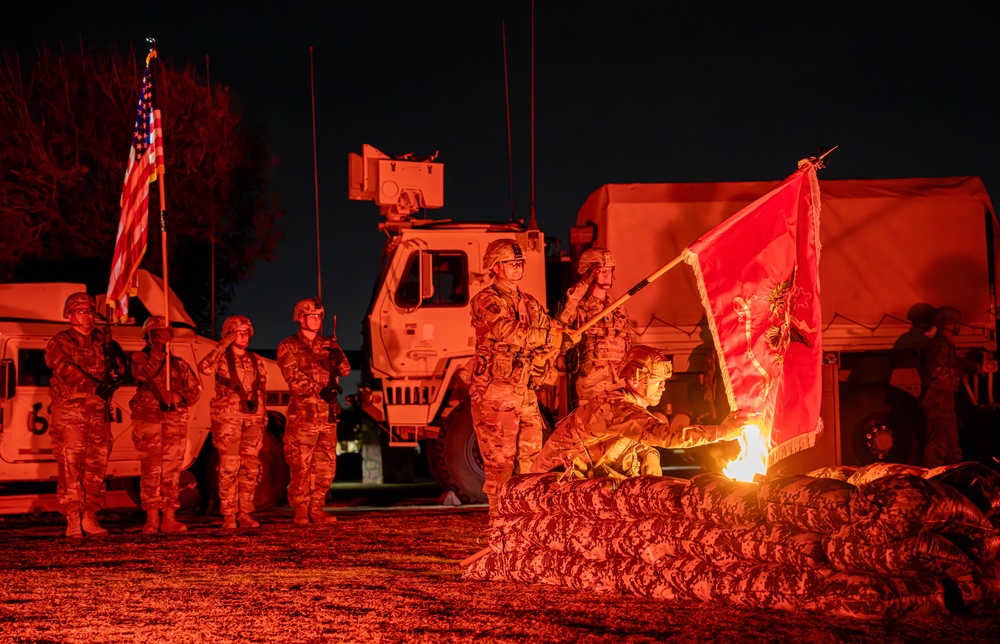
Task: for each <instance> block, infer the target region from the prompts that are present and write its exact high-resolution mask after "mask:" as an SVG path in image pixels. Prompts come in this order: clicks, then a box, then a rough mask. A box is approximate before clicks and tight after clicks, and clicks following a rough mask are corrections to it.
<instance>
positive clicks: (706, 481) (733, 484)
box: [681, 474, 763, 526]
mask: <svg viewBox="0 0 1000 644" xmlns="http://www.w3.org/2000/svg"><path fill="white" fill-rule="evenodd" d="M758 487H759V486H758V484H757V483H744V482H742V481H732V480H730V479H727V478H726V477H724V476H721V475H719V474H699V475H697V476H695V477H694V478H692V479H691V480H690V481H689V482H688V485H687V487H685V488H684V491H683V492H682V493H681V505H682V506H683V508H684V513H685V514H686V515H687V516H689V517H691V518H695V519H702V520H704V521H712V522H714V523H717V524H719V525H721V526H737V525H747V524H757V523H760V522H761V521H762V520H763V517H762V515H761V512H760V507H759V505H758V501H757V489H758Z"/></svg>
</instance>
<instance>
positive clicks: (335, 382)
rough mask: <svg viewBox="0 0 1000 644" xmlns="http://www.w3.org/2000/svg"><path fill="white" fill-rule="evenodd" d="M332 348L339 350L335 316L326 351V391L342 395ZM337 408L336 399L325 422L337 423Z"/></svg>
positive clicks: (342, 390) (331, 404)
mask: <svg viewBox="0 0 1000 644" xmlns="http://www.w3.org/2000/svg"><path fill="white" fill-rule="evenodd" d="M334 348H339V345H338V344H337V316H336V315H334V316H333V334H332V335H331V336H330V346H329V348H328V349H327V351H328V353H329V357H330V381H329V382H327V384H326V387H327V389H332V390H334V391H335V392H337V393H338V394H342V393H344V388H343V387H341V386H340V376H338V375H337V371H336V368H337V365H336V364H334V362H333V356H334ZM338 407H339V406H338V405H337V401H336V399H334V401H333V402H332V403H330V412H329V416H328V417H327V422H330V423H336V422H337V416H338V414H337V409H338Z"/></svg>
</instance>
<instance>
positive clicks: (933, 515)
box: [464, 463, 1000, 619]
mask: <svg viewBox="0 0 1000 644" xmlns="http://www.w3.org/2000/svg"><path fill="white" fill-rule="evenodd" d="M998 523H1000V474H997V473H996V472H994V471H993V470H990V469H989V468H987V467H985V466H983V465H980V464H977V463H962V464H959V465H955V466H947V467H943V468H937V469H934V470H926V469H924V468H917V467H913V466H908V465H897V464H883V463H876V464H873V465H869V466H865V467H861V468H847V467H840V468H824V469H822V470H816V471H814V472H811V473H810V474H809V475H796V476H785V477H775V478H768V479H765V480H764V481H763V482H762V483H759V484H758V483H740V482H735V481H731V480H729V479H727V478H724V477H722V476H719V475H715V474H701V475H698V476H696V477H694V478H692V479H690V480H684V479H676V478H671V477H656V476H644V477H638V478H631V479H624V480H615V479H610V478H601V479H591V480H587V481H573V482H563V481H561V475H560V474H557V473H548V474H534V475H522V476H516V477H514V478H512V479H511V480H510V481H508V482H507V483H506V484H505V485H504V486H503V487H502V488H501V489H500V491H499V494H498V498H497V506H496V508H494V510H493V512H492V514H491V519H490V526H489V530H488V539H489V548H488V549H487V550H486V551H485V554H484V555H483V556H480V557H478V558H475V559H474V560H472V559H470V561H471V563H469V564H468V566H467V568H466V570H465V573H464V575H465V577H466V578H467V579H475V580H514V581H523V582H529V583H546V584H553V585H558V586H566V587H569V588H574V589H580V590H595V591H618V592H624V593H633V594H638V595H643V596H647V597H654V598H662V599H698V600H702V601H710V602H721V603H728V604H731V605H736V606H746V607H767V608H777V609H782V610H814V611H822V612H825V613H832V614H839V615H849V616H854V617H861V618H871V619H878V618H893V617H901V616H904V615H914V614H918V615H919V614H932V613H938V612H944V611H946V610H948V609H959V610H989V609H992V608H993V607H995V606H997V605H998V603H1000V602H998V599H1000V533H998V529H997V528H998Z"/></svg>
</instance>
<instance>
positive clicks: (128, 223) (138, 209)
mask: <svg viewBox="0 0 1000 644" xmlns="http://www.w3.org/2000/svg"><path fill="white" fill-rule="evenodd" d="M155 57H156V50H155V49H153V50H152V51H150V52H149V56H147V57H146V73H145V74H144V75H143V78H142V89H141V92H140V94H139V113H138V117H137V118H136V123H135V136H134V137H133V138H132V150H131V152H130V154H129V160H128V169H127V170H126V172H125V185H124V187H123V188H122V198H121V207H122V214H121V221H120V222H119V223H118V237H117V240H116V241H115V254H114V258H113V259H112V262H111V279H110V281H109V282H108V293H107V302H108V307H114V309H115V312H114V317H115V320H116V321H125V320H126V319H128V298H129V295H134V294H135V288H136V282H135V279H136V270H138V268H139V262H141V261H142V257H143V255H145V253H146V230H147V226H148V220H149V184H150V183H151V182H153V181H155V180H156V178H157V177H158V176H159V175H161V174H162V173H163V171H164V167H163V136H162V132H161V131H160V110H158V109H157V108H156V87H155V83H154V77H153V67H152V65H151V64H150V63H151V62H152V59H153V58H155Z"/></svg>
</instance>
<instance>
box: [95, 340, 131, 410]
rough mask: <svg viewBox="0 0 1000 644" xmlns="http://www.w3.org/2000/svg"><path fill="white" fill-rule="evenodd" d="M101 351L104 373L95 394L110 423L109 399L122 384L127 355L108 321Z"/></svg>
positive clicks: (112, 397)
mask: <svg viewBox="0 0 1000 644" xmlns="http://www.w3.org/2000/svg"><path fill="white" fill-rule="evenodd" d="M101 352H102V353H103V354H104V375H103V376H101V382H99V383H98V385H97V395H98V397H100V398H101V399H102V400H104V418H105V420H106V421H107V422H109V423H111V422H114V420H115V418H114V413H113V412H112V409H111V401H112V400H113V399H114V397H115V392H116V391H117V390H118V388H119V387H121V386H122V379H123V377H124V376H125V372H126V371H127V370H128V356H126V355H125V352H124V351H123V350H122V346H121V345H120V344H118V343H117V342H116V341H115V339H114V338H113V337H112V333H111V323H110V322H108V323H107V327H106V328H105V332H104V343H103V346H102V347H101Z"/></svg>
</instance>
